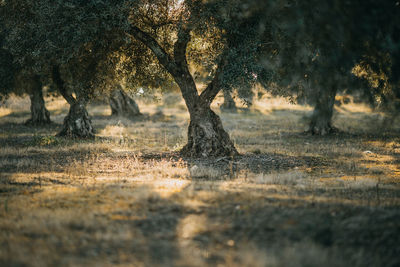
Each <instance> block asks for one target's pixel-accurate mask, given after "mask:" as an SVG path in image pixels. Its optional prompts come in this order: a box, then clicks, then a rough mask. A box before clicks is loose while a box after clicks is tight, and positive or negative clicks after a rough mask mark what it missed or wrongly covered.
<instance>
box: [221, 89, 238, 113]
mask: <svg viewBox="0 0 400 267" xmlns="http://www.w3.org/2000/svg"><path fill="white" fill-rule="evenodd" d="M222 92H223V93H224V103H222V105H221V106H220V109H221V111H230V112H236V110H237V109H236V104H235V100H233V98H232V95H231V92H230V91H228V90H225V89H223V90H222Z"/></svg>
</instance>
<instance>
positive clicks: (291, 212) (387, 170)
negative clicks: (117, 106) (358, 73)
mask: <svg viewBox="0 0 400 267" xmlns="http://www.w3.org/2000/svg"><path fill="white" fill-rule="evenodd" d="M159 98H160V99H159V100H158V101H156V102H149V101H148V100H142V101H141V100H140V99H139V101H138V104H139V106H140V109H141V112H142V113H144V116H141V117H139V118H135V119H133V120H128V119H124V118H121V119H118V118H115V117H110V116H109V115H110V114H111V110H110V108H109V107H108V106H107V105H102V104H92V105H90V106H89V107H88V110H89V113H90V115H91V116H92V121H93V124H94V127H95V129H96V130H97V132H96V134H97V137H96V139H94V140H86V141H85V140H68V139H65V138H58V137H54V136H55V134H56V133H57V132H58V131H59V130H60V129H61V127H62V120H63V117H64V116H65V115H66V114H67V111H68V109H67V105H66V104H65V102H64V101H63V100H62V99H61V98H47V99H46V103H47V107H48V109H49V110H50V112H51V118H52V120H53V121H54V124H53V125H51V126H48V127H28V126H25V125H24V121H25V120H26V119H28V118H29V101H28V99H27V98H23V99H21V98H12V99H10V100H9V101H8V102H7V103H6V105H3V106H2V107H0V265H1V266H352V267H353V266H399V265H400V257H399V255H400V246H399V244H400V208H399V207H400V167H399V163H400V135H399V132H400V130H399V127H397V128H396V127H394V126H396V125H399V124H398V122H396V121H393V122H392V124H391V125H390V124H389V126H392V127H387V126H388V123H385V122H387V121H388V120H385V118H384V116H383V115H382V114H380V113H377V112H373V111H371V110H370V109H369V108H368V107H367V106H365V105H363V104H357V103H354V102H353V101H346V104H342V105H340V106H337V107H336V112H335V117H334V126H335V127H337V128H338V129H339V130H340V132H338V133H337V134H335V135H333V136H330V137H317V136H311V135H307V134H305V133H304V130H305V129H306V125H307V119H306V117H307V116H309V115H310V114H311V109H310V108H309V107H305V106H300V105H291V104H289V103H288V102H287V100H285V99H282V98H273V97H271V96H268V95H264V96H262V97H260V98H259V99H257V100H256V101H255V102H254V105H253V106H252V107H251V108H250V109H245V108H241V109H239V111H238V112H237V113H222V114H220V115H221V118H222V121H223V124H224V126H225V128H226V130H227V131H228V132H229V134H230V136H231V138H232V139H233V141H234V143H235V145H236V147H237V149H238V151H239V152H240V153H241V155H240V156H238V157H235V158H229V157H226V158H217V159H207V160H194V159H188V158H181V157H180V156H179V153H178V151H179V149H180V148H182V147H183V145H184V144H185V142H186V131H187V126H188V113H187V111H186V109H185V107H184V105H183V103H182V101H181V100H180V97H179V95H176V94H168V95H165V96H160V97H159ZM339 100H340V99H339ZM347 102H349V103H347ZM221 103H222V99H221V98H218V99H217V100H216V101H215V103H214V104H213V105H214V110H216V111H218V105H219V104H221ZM239 106H240V105H239Z"/></svg>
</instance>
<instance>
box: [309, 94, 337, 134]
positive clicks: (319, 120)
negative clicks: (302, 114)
mask: <svg viewBox="0 0 400 267" xmlns="http://www.w3.org/2000/svg"><path fill="white" fill-rule="evenodd" d="M336 91H337V89H336V87H335V88H332V89H331V90H322V91H320V92H319V97H318V98H317V100H316V104H315V107H314V112H313V114H312V116H311V122H310V128H309V131H310V132H311V134H315V135H327V134H330V133H333V132H335V131H336V129H335V128H334V127H333V126H332V115H333V106H334V104H335V96H336Z"/></svg>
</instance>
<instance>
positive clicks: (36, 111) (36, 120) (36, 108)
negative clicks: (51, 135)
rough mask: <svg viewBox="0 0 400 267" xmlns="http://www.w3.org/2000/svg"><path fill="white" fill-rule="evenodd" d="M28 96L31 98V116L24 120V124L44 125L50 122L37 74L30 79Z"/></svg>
mask: <svg viewBox="0 0 400 267" xmlns="http://www.w3.org/2000/svg"><path fill="white" fill-rule="evenodd" d="M29 97H30V99H31V118H30V119H29V120H27V121H26V124H29V125H45V124H49V123H51V121H50V112H49V111H48V110H47V109H46V106H45V102H44V98H43V91H42V82H41V81H40V77H38V76H36V77H34V79H33V81H32V89H31V92H30V93H29Z"/></svg>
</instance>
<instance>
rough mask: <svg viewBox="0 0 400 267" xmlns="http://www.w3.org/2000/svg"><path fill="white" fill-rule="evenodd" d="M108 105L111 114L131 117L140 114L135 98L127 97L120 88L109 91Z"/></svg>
mask: <svg viewBox="0 0 400 267" xmlns="http://www.w3.org/2000/svg"><path fill="white" fill-rule="evenodd" d="M110 107H111V116H122V117H127V118H132V117H137V116H139V115H142V114H141V113H140V111H139V107H138V105H137V104H136V102H135V100H133V99H132V98H131V97H129V96H128V94H127V93H125V92H124V91H123V90H122V89H121V88H118V89H115V90H113V91H112V92H111V95H110Z"/></svg>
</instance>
